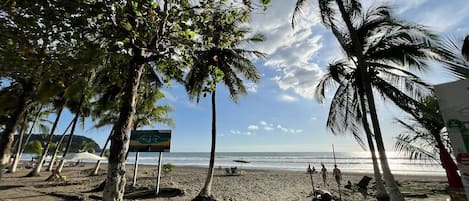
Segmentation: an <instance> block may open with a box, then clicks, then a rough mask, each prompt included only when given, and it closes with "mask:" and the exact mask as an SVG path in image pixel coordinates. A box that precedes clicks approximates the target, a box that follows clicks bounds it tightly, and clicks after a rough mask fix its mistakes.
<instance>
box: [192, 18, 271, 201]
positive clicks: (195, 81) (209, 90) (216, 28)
mask: <svg viewBox="0 0 469 201" xmlns="http://www.w3.org/2000/svg"><path fill="white" fill-rule="evenodd" d="M205 12H209V13H207V14H209V15H210V16H212V20H211V22H208V24H206V26H205V27H210V28H212V29H210V28H208V29H209V30H204V31H207V32H208V33H211V34H208V35H206V36H204V37H206V38H203V40H207V38H208V37H210V38H212V41H213V44H212V46H209V47H205V48H204V49H201V50H198V51H195V52H194V53H193V55H192V56H193V66H191V69H190V71H189V72H188V73H187V75H186V78H185V80H186V82H185V87H186V90H187V92H188V94H189V98H190V99H192V100H194V99H195V100H196V101H197V102H199V100H200V96H201V95H203V96H204V97H205V96H206V95H208V94H209V95H210V96H211V103H212V104H211V107H212V135H211V149H210V162H209V167H208V173H207V177H206V180H205V183H204V186H203V188H202V189H201V191H200V192H199V194H198V195H197V197H196V198H194V199H193V200H213V199H214V198H213V195H212V191H211V188H212V180H213V174H214V170H215V169H214V168H215V148H216V136H217V131H216V90H217V84H218V83H219V82H222V83H223V84H224V85H225V86H226V87H227V89H228V91H229V93H230V98H231V99H232V100H233V101H235V102H237V101H238V99H239V96H240V95H245V94H247V91H246V88H245V86H244V83H243V79H241V78H240V77H243V78H244V79H245V80H249V81H252V82H254V83H257V82H258V81H259V79H260V75H259V73H258V72H257V70H256V67H255V66H254V64H253V63H252V62H251V61H250V60H249V56H255V57H263V56H264V55H263V54H262V53H260V52H257V51H250V50H245V49H240V48H238V46H239V45H240V44H241V43H242V42H247V41H257V42H260V41H262V40H263V36H262V35H255V37H253V38H250V39H247V40H239V39H240V38H244V36H245V34H246V33H248V30H238V29H239V24H240V23H242V22H244V20H243V18H242V17H241V16H239V15H237V14H236V13H235V12H237V11H236V10H223V9H220V10H214V11H211V10H207V11H205ZM226 18H234V19H233V23H227V24H224V23H223V22H224V20H223V19H226Z"/></svg>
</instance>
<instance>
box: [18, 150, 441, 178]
mask: <svg viewBox="0 0 469 201" xmlns="http://www.w3.org/2000/svg"><path fill="white" fill-rule="evenodd" d="M387 156H388V162H389V166H390V168H391V170H392V172H393V174H403V175H438V176H443V175H445V172H444V169H443V168H442V167H441V165H440V164H439V163H438V161H434V160H415V159H414V160H409V158H408V157H405V156H403V155H401V154H399V153H397V152H387ZM31 157H32V155H31V154H24V155H23V157H22V159H23V160H31ZM158 157H159V153H150V152H141V153H140V155H139V164H146V165H156V164H157V163H158ZM209 159H210V153H208V152H170V153H163V163H172V164H174V165H176V166H196V167H208V164H209ZM235 160H243V161H246V162H247V163H239V162H235ZM83 161H84V162H93V161H88V160H83ZM103 162H104V163H106V162H107V161H103ZM134 162H135V153H129V156H128V158H127V163H128V164H133V163H134ZM321 163H323V164H324V165H325V166H326V168H327V169H329V170H330V171H332V169H333V167H334V164H337V166H338V167H339V168H340V169H341V170H342V172H350V173H372V172H373V164H372V160H371V155H370V153H369V152H336V153H335V160H334V156H333V153H332V152H218V153H216V158H215V167H223V168H224V167H235V166H237V167H240V168H243V169H268V170H291V171H306V168H308V165H310V164H311V167H313V166H314V167H315V168H316V170H318V171H319V170H320V169H321Z"/></svg>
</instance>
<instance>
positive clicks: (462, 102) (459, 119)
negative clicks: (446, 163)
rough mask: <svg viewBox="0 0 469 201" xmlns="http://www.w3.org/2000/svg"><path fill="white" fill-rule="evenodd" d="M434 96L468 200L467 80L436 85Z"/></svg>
mask: <svg viewBox="0 0 469 201" xmlns="http://www.w3.org/2000/svg"><path fill="white" fill-rule="evenodd" d="M435 94H436V96H437V98H438V102H439V105H440V111H441V114H442V115H443V120H444V122H445V125H446V129H447V130H448V135H449V138H450V140H451V144H452V145H453V150H454V154H455V158H456V161H457V164H458V168H459V170H460V172H461V180H462V182H463V186H464V190H465V192H466V197H468V198H469V153H468V152H469V79H466V80H461V81H456V82H450V83H445V84H441V85H436V86H435Z"/></svg>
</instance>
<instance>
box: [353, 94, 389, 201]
mask: <svg viewBox="0 0 469 201" xmlns="http://www.w3.org/2000/svg"><path fill="white" fill-rule="evenodd" d="M359 97H360V109H361V111H362V123H363V128H364V129H365V134H366V140H367V141H368V147H369V148H370V153H371V160H372V161H373V173H374V176H375V181H376V200H378V201H387V200H389V195H388V192H386V188H385V187H384V184H383V179H382V177H381V172H380V170H379V165H378V159H377V158H376V150H375V145H374V143H373V137H372V136H373V133H372V132H371V130H370V125H369V124H368V117H367V116H368V112H367V110H366V104H365V97H364V96H363V92H360V93H359Z"/></svg>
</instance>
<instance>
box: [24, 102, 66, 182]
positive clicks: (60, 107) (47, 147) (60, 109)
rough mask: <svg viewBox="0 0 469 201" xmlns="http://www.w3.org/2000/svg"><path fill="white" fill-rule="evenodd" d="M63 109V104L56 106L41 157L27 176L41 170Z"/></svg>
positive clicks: (34, 174)
mask: <svg viewBox="0 0 469 201" xmlns="http://www.w3.org/2000/svg"><path fill="white" fill-rule="evenodd" d="M63 109H64V107H63V104H62V105H60V106H59V108H58V111H57V117H55V121H54V125H53V126H52V130H51V131H50V134H49V138H48V140H47V144H46V148H44V150H43V152H42V154H41V158H40V159H39V163H38V164H37V165H36V167H34V169H33V170H32V171H31V172H30V173H29V174H28V175H27V176H30V177H33V176H39V173H40V172H41V169H42V165H43V164H44V161H45V160H46V156H47V152H49V147H50V144H51V143H52V139H53V137H54V132H55V129H56V128H57V125H58V123H59V120H60V116H61V115H62V111H63Z"/></svg>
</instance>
